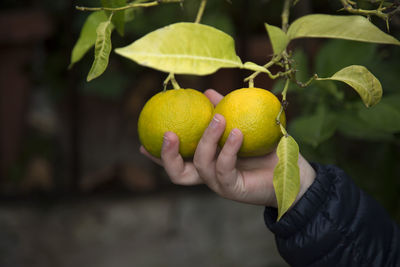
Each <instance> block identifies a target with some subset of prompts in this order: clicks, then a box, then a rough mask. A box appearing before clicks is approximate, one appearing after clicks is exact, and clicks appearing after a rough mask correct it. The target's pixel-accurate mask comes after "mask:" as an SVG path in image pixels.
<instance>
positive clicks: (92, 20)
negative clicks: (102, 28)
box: [68, 11, 107, 68]
mask: <svg viewBox="0 0 400 267" xmlns="http://www.w3.org/2000/svg"><path fill="white" fill-rule="evenodd" d="M106 20H107V16H106V14H105V13H104V12H103V11H96V12H93V13H92V14H90V15H89V16H88V17H87V19H86V21H85V23H84V24H83V26H82V30H81V33H80V35H79V39H78V41H77V42H76V44H75V46H74V48H73V49H72V53H71V63H70V65H69V67H68V68H71V67H72V66H73V65H74V64H75V63H76V62H78V61H79V60H81V59H82V57H83V56H84V55H85V54H86V52H87V51H89V49H90V48H92V47H93V46H94V44H95V43H96V28H97V27H98V26H99V24H100V23H101V22H103V21H106Z"/></svg>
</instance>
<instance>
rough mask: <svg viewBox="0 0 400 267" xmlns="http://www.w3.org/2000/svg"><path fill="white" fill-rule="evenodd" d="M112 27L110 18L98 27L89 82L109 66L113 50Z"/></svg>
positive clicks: (88, 77)
mask: <svg viewBox="0 0 400 267" xmlns="http://www.w3.org/2000/svg"><path fill="white" fill-rule="evenodd" d="M112 29H113V27H112V24H111V21H109V20H107V21H105V22H102V23H100V24H99V26H98V27H97V29H96V33H97V38H96V44H95V49H94V61H93V64H92V67H91V68H90V71H89V74H88V76H87V78H86V80H87V81H88V82H89V81H91V80H93V79H94V78H97V77H98V76H100V75H101V74H102V73H103V72H104V71H105V70H106V68H107V65H108V58H109V56H110V52H111V32H112Z"/></svg>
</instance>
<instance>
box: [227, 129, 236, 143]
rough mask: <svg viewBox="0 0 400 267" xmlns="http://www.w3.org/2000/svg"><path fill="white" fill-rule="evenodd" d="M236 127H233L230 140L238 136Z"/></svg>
mask: <svg viewBox="0 0 400 267" xmlns="http://www.w3.org/2000/svg"><path fill="white" fill-rule="evenodd" d="M236 131H237V130H236V128H235V129H233V130H232V131H231V132H230V133H229V136H228V139H229V141H235V139H236V137H237V133H236Z"/></svg>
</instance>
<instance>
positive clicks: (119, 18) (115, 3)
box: [101, 0, 126, 36]
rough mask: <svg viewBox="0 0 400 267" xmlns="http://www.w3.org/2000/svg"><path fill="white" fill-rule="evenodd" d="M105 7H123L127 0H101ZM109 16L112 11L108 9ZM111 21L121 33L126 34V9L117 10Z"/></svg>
mask: <svg viewBox="0 0 400 267" xmlns="http://www.w3.org/2000/svg"><path fill="white" fill-rule="evenodd" d="M101 5H102V6H103V7H122V6H125V5H126V0H101ZM106 14H107V16H108V17H109V16H110V15H111V12H110V11H106ZM111 22H112V23H113V24H114V26H115V28H116V30H117V32H118V33H119V35H121V36H124V32H125V10H121V11H115V12H114V14H113V17H112V19H111Z"/></svg>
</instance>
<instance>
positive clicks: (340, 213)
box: [264, 164, 400, 267]
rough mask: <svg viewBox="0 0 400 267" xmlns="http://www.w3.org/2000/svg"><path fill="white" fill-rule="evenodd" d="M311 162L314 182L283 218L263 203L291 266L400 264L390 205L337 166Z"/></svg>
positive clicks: (399, 244)
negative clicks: (389, 212) (374, 196)
mask: <svg viewBox="0 0 400 267" xmlns="http://www.w3.org/2000/svg"><path fill="white" fill-rule="evenodd" d="M313 167H314V169H315V170H316V172H317V178H316V179H315V181H314V183H313V184H312V185H311V186H310V188H309V189H308V190H307V192H306V193H305V194H304V195H303V197H302V198H301V199H300V200H299V201H298V202H297V204H296V205H295V206H294V207H293V208H292V209H291V210H289V211H288V212H287V213H286V214H285V215H284V216H282V218H281V220H280V221H279V222H276V218H277V210H276V209H274V208H266V209H265V212H264V219H265V223H266V225H267V227H268V228H269V229H270V230H271V231H272V232H273V233H274V234H275V239H276V243H277V247H278V250H279V253H280V254H281V256H282V257H283V258H284V259H285V260H286V261H287V262H288V263H289V264H290V265H291V266H323V267H330V266H335V267H339V266H351V267H354V266H368V267H374V266H385V267H386V266H400V229H399V227H398V225H397V224H396V223H395V222H394V221H392V220H391V218H390V217H389V216H388V214H387V213H386V211H385V210H384V209H383V208H382V207H381V206H380V205H379V204H378V203H377V202H376V201H375V200H374V199H372V198H371V197H370V196H368V195H367V194H366V193H365V192H363V191H362V190H361V189H360V188H358V187H357V186H356V185H355V184H354V183H353V182H352V181H351V179H350V178H349V177H347V175H346V174H345V173H344V172H343V171H342V170H340V169H339V168H337V167H335V166H322V165H318V164H313Z"/></svg>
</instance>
